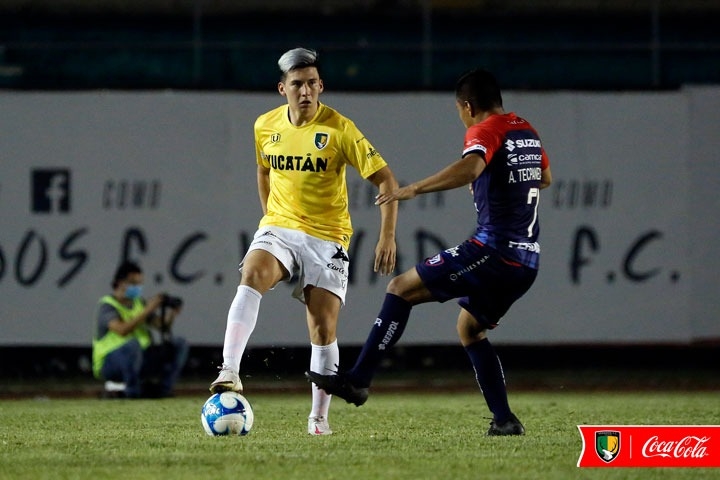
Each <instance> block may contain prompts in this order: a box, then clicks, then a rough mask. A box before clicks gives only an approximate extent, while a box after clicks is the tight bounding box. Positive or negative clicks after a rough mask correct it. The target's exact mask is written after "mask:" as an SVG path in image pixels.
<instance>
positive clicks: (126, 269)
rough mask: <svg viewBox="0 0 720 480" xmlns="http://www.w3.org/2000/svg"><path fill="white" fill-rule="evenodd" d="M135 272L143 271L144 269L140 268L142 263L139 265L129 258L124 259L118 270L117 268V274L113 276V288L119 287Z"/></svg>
mask: <svg viewBox="0 0 720 480" xmlns="http://www.w3.org/2000/svg"><path fill="white" fill-rule="evenodd" d="M133 273H142V269H141V268H140V265H138V264H137V263H135V262H131V261H129V260H126V261H124V262H123V263H121V264H120V265H119V266H118V267H117V270H115V275H114V276H113V281H112V288H117V286H118V284H119V283H120V282H122V281H123V280H125V279H126V278H128V277H129V276H130V275H131V274H133Z"/></svg>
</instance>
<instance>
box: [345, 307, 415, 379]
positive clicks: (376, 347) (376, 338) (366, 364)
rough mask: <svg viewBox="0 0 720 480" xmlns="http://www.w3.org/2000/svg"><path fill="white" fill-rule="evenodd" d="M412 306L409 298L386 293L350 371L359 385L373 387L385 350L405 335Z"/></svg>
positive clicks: (350, 374)
mask: <svg viewBox="0 0 720 480" xmlns="http://www.w3.org/2000/svg"><path fill="white" fill-rule="evenodd" d="M411 309H412V305H411V304H410V302H408V301H407V300H405V299H403V298H401V297H398V296H397V295H393V294H392V293H386V294H385V301H384V302H383V304H382V308H381V309H380V313H379V314H378V316H377V319H376V320H375V323H374V324H373V327H372V329H371V330H370V334H369V335H368V338H367V340H365V345H364V346H363V348H362V351H361V352H360V355H359V356H358V358H357V360H356V361H355V366H353V368H352V369H350V370H349V371H348V372H347V373H348V376H349V377H350V380H351V381H352V383H353V384H354V385H355V386H356V387H369V386H370V383H371V382H372V378H373V376H374V375H375V370H377V368H378V366H380V362H381V361H382V359H383V358H384V357H385V352H386V351H387V350H389V349H390V347H392V346H393V345H395V344H396V343H397V341H398V340H399V339H400V337H401V336H402V333H403V330H405V325H407V323H408V319H409V318H410V310H411Z"/></svg>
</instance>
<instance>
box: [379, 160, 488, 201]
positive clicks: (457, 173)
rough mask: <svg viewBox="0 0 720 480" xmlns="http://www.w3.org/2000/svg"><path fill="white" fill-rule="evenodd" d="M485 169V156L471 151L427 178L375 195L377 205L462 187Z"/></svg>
mask: <svg viewBox="0 0 720 480" xmlns="http://www.w3.org/2000/svg"><path fill="white" fill-rule="evenodd" d="M484 169H485V160H484V159H483V157H481V156H480V155H478V154H475V153H471V154H469V155H466V156H465V157H463V158H461V159H460V160H458V161H456V162H455V163H452V164H450V165H448V166H447V167H445V168H443V169H442V170H440V171H439V172H437V173H435V174H433V175H430V176H429V177H427V178H424V179H422V180H419V181H417V182H414V183H411V184H410V185H406V186H404V187H402V188H398V189H396V190H393V191H392V192H388V193H382V192H381V193H380V194H378V195H377V196H376V197H375V205H386V204H388V203H390V202H393V201H395V200H410V199H411V198H415V197H416V196H417V195H420V194H422V193H430V192H439V191H442V190H452V189H453V188H458V187H462V186H465V185H467V184H469V183H471V182H472V181H473V180H475V179H476V178H477V177H479V176H480V174H481V173H482V171H483V170H484Z"/></svg>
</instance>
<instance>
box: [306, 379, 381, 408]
mask: <svg viewBox="0 0 720 480" xmlns="http://www.w3.org/2000/svg"><path fill="white" fill-rule="evenodd" d="M305 377H307V379H308V380H310V381H311V382H313V383H314V384H315V385H317V387H318V388H319V389H321V390H324V391H325V393H329V394H330V395H336V396H338V397H340V398H342V399H343V400H345V401H346V402H347V403H352V404H354V405H355V406H357V407H359V406H360V405H362V404H363V403H365V402H366V401H367V399H368V390H369V389H368V388H367V387H366V388H360V387H356V386H355V385H353V384H352V383H351V382H350V380H349V379H348V378H347V375H346V374H344V373H338V374H337V375H320V374H319V373H316V372H311V371H310V370H308V371H307V372H305Z"/></svg>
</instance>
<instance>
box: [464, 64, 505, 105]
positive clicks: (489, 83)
mask: <svg viewBox="0 0 720 480" xmlns="http://www.w3.org/2000/svg"><path fill="white" fill-rule="evenodd" d="M455 98H456V99H457V100H458V101H460V102H469V103H470V105H472V106H473V107H474V108H476V109H478V110H481V111H483V112H488V111H490V110H492V109H493V108H496V107H502V106H503V105H502V94H501V93H500V85H499V84H498V82H497V80H496V79H495V76H494V75H493V74H492V73H490V72H488V71H487V70H483V69H482V68H475V69H473V70H470V71H468V72H465V73H463V74H462V75H461V76H460V78H459V79H458V81H457V83H456V84H455Z"/></svg>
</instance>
